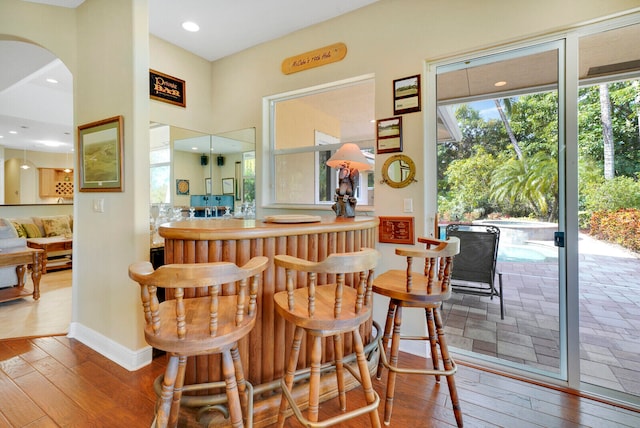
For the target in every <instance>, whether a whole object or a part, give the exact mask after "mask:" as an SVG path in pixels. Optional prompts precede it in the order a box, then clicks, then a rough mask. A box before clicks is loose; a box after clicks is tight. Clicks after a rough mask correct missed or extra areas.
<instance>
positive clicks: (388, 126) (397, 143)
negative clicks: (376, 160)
mask: <svg viewBox="0 0 640 428" xmlns="http://www.w3.org/2000/svg"><path fill="white" fill-rule="evenodd" d="M377 127H378V128H377V129H378V132H377V147H376V153H393V152H401V151H402V117H390V118H388V119H380V120H378V122H377Z"/></svg>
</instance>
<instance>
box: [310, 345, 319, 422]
mask: <svg viewBox="0 0 640 428" xmlns="http://www.w3.org/2000/svg"><path fill="white" fill-rule="evenodd" d="M321 364H322V337H320V336H311V372H310V376H309V409H308V411H309V412H308V415H307V417H308V418H309V420H310V421H311V422H318V412H319V410H320V366H321Z"/></svg>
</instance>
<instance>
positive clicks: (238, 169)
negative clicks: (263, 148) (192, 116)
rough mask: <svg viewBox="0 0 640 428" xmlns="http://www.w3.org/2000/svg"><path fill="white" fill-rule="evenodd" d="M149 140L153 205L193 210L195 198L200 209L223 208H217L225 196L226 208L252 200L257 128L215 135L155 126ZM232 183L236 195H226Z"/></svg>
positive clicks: (173, 127) (153, 124) (233, 193)
mask: <svg viewBox="0 0 640 428" xmlns="http://www.w3.org/2000/svg"><path fill="white" fill-rule="evenodd" d="M150 138H151V144H150V150H151V153H150V159H151V198H150V200H151V203H152V204H160V203H164V204H171V205H173V206H175V207H190V206H192V205H194V204H193V202H194V198H193V196H196V197H198V199H197V201H195V202H196V204H195V205H197V206H218V205H222V203H216V196H218V197H220V196H221V195H227V197H226V198H224V200H225V201H226V202H225V205H230V204H229V200H230V199H231V200H232V201H233V205H235V206H238V205H241V204H243V203H244V202H252V201H253V200H254V195H255V128H245V129H240V130H235V131H229V132H224V133H220V134H215V135H212V134H207V133H204V132H199V131H193V130H189V129H184V128H179V127H176V126H170V125H166V124H159V123H152V124H151V126H150ZM229 179H233V180H229ZM230 182H233V189H232V190H233V191H232V193H229V192H228V189H223V183H227V184H228V183H230ZM229 194H231V195H232V198H229V197H228V195H229ZM221 200H222V199H221ZM221 200H220V201H221Z"/></svg>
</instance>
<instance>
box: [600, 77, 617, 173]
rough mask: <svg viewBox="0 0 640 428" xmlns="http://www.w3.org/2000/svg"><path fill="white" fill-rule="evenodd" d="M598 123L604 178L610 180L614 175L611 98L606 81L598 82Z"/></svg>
mask: <svg viewBox="0 0 640 428" xmlns="http://www.w3.org/2000/svg"><path fill="white" fill-rule="evenodd" d="M600 123H601V124H602V141H603V142H604V178H605V180H611V179H612V178H613V177H614V175H615V170H614V162H613V160H614V156H615V152H614V146H613V126H612V124H611V98H610V97H609V87H608V86H607V84H606V83H602V84H600Z"/></svg>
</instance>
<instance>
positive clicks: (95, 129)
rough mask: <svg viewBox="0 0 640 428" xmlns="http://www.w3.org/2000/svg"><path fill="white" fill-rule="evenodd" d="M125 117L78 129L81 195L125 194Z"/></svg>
mask: <svg viewBox="0 0 640 428" xmlns="http://www.w3.org/2000/svg"><path fill="white" fill-rule="evenodd" d="M123 140H124V129H123V118H122V116H115V117H111V118H109V119H104V120H99V121H97V122H92V123H87V124H86V125H80V126H78V166H79V167H80V174H79V181H80V188H79V191H80V192H122V191H123V179H122V172H123V168H122V163H123V160H122V158H123V151H122V150H123V147H124V141H123Z"/></svg>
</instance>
